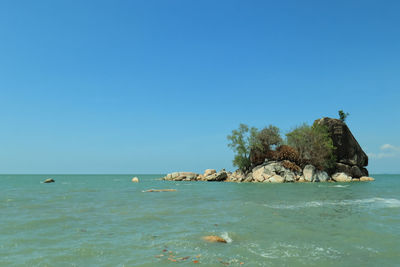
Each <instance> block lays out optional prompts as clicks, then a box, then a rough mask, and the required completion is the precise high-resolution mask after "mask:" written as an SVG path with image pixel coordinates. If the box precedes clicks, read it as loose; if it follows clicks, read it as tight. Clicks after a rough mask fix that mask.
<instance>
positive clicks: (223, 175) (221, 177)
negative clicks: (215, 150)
mask: <svg viewBox="0 0 400 267" xmlns="http://www.w3.org/2000/svg"><path fill="white" fill-rule="evenodd" d="M227 178H228V173H227V172H226V171H220V172H217V173H214V174H211V175H208V176H206V177H204V180H206V181H208V182H220V181H225V180H226V179H227Z"/></svg>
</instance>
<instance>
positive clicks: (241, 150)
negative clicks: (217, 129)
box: [227, 124, 258, 172]
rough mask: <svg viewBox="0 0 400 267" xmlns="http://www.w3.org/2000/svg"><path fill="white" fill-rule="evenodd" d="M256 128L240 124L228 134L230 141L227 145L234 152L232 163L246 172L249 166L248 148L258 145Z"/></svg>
mask: <svg viewBox="0 0 400 267" xmlns="http://www.w3.org/2000/svg"><path fill="white" fill-rule="evenodd" d="M257 134H258V130H257V128H254V127H251V128H249V127H248V126H247V125H246V124H240V125H239V128H238V129H237V130H233V131H232V134H231V135H228V137H227V138H228V140H229V141H230V143H229V144H228V146H229V147H230V148H232V149H233V151H234V152H235V153H236V154H235V158H234V159H233V165H234V166H236V167H238V168H239V169H240V170H241V171H243V172H247V171H248V170H249V169H250V167H251V162H250V150H251V149H252V148H254V147H257V146H258V144H257V143H258V142H257V141H256V140H257Z"/></svg>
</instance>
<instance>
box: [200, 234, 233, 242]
mask: <svg viewBox="0 0 400 267" xmlns="http://www.w3.org/2000/svg"><path fill="white" fill-rule="evenodd" d="M203 240H204V241H207V242H212V243H228V242H227V241H226V240H225V239H223V238H222V237H219V236H216V235H207V236H203Z"/></svg>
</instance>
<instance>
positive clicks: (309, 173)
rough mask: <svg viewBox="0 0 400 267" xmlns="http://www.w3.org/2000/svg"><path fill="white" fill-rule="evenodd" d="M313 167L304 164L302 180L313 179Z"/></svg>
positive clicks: (310, 180)
mask: <svg viewBox="0 0 400 267" xmlns="http://www.w3.org/2000/svg"><path fill="white" fill-rule="evenodd" d="M315 171H316V170H315V167H314V166H313V165H310V164H309V165H306V166H305V167H304V170H303V177H304V181H306V182H312V181H314V179H315Z"/></svg>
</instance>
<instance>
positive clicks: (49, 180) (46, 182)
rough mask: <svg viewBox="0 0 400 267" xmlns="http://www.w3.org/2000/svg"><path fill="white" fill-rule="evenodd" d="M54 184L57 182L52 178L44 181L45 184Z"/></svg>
mask: <svg viewBox="0 0 400 267" xmlns="http://www.w3.org/2000/svg"><path fill="white" fill-rule="evenodd" d="M54 182H55V181H54V179H52V178H49V179H46V180H44V181H43V183H45V184H49V183H54Z"/></svg>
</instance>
